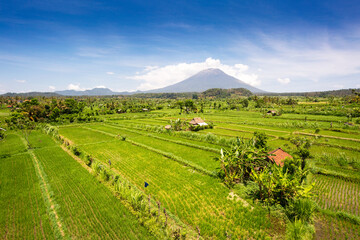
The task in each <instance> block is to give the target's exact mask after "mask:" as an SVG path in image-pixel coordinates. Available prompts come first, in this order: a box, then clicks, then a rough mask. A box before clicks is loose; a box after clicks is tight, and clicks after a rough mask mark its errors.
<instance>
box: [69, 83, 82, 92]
mask: <svg viewBox="0 0 360 240" xmlns="http://www.w3.org/2000/svg"><path fill="white" fill-rule="evenodd" d="M67 88H68V90H75V91H83V90H84V89H82V88H80V84H72V83H70V84H69V85H68V87H67Z"/></svg>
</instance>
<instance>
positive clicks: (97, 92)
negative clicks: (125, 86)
mask: <svg viewBox="0 0 360 240" xmlns="http://www.w3.org/2000/svg"><path fill="white" fill-rule="evenodd" d="M55 93H57V94H60V95H63V96H111V95H122V94H126V93H127V92H126V93H125V92H124V93H118V92H113V91H112V90H110V89H109V88H93V89H90V90H84V91H76V90H62V91H55Z"/></svg>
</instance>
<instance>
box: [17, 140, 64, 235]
mask: <svg viewBox="0 0 360 240" xmlns="http://www.w3.org/2000/svg"><path fill="white" fill-rule="evenodd" d="M20 138H21V140H22V141H23V143H24V145H25V146H27V142H26V140H25V139H24V138H23V137H21V136H20ZM28 153H29V154H30V157H31V159H32V161H33V165H34V168H35V172H36V175H37V176H38V179H39V184H40V188H41V192H42V195H43V198H44V201H45V203H46V206H47V212H48V215H49V218H50V219H51V222H52V225H53V228H54V231H55V237H56V238H57V239H68V237H67V234H66V227H65V225H64V224H63V223H62V220H61V218H60V217H59V214H58V212H57V210H58V209H59V205H58V204H57V203H56V201H55V199H54V197H53V192H52V191H51V186H50V184H49V183H48V180H47V175H46V173H45V171H44V169H43V167H42V165H41V163H40V161H39V160H38V159H37V157H36V155H35V153H34V151H33V150H32V149H28Z"/></svg>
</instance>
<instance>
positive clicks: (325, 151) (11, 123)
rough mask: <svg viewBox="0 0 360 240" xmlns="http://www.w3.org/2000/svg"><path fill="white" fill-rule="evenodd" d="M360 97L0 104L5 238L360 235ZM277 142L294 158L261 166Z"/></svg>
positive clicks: (234, 94) (164, 97) (243, 95)
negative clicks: (196, 122)
mask: <svg viewBox="0 0 360 240" xmlns="http://www.w3.org/2000/svg"><path fill="white" fill-rule="evenodd" d="M359 101H360V99H359V96H358V95H357V94H355V93H350V94H349V95H346V96H337V97H329V96H326V95H323V96H315V95H314V96H310V95H309V96H291V97H289V96H284V97H282V96H256V95H251V94H248V93H247V92H246V91H243V90H241V89H238V90H236V89H235V90H221V89H211V90H208V91H206V92H204V93H197V94H195V93H191V94H148V95H146V94H145V95H144V94H142V95H141V94H140V95H136V96H131V97H130V96H126V97H120V98H115V97H102V98H99V97H76V98H66V97H51V98H46V97H42V98H31V97H0V123H1V128H2V129H4V130H0V133H1V136H0V169H2V171H1V172H0V187H1V191H0V200H1V201H0V204H2V205H1V206H0V207H1V208H0V209H1V210H0V211H1V212H0V216H1V217H0V234H1V236H3V237H4V238H17V239H21V238H27V237H28V236H33V237H32V238H36V239H37V238H50V239H53V238H58V239H61V238H79V239H84V238H86V239H93V238H104V239H151V238H156V239H181V238H183V239H197V238H198V237H200V238H204V239H209V238H212V239H239V238H240V239H241V238H242V239H251V238H252V239H270V238H272V239H286V238H287V239H312V238H315V239H334V238H336V239H357V238H359V237H360V234H359V232H360V219H359V217H360V215H359V214H360V212H359V209H360V206H359V202H360V199H359V195H360V188H359V186H360V173H359V170H360V165H359V163H360V162H359V159H360V146H359V143H360V128H359V127H360V125H359V124H360V110H359ZM195 117H201V118H202V119H203V120H204V121H205V122H206V123H211V124H210V126H209V128H207V129H197V128H195V127H191V126H190V125H189V122H190V120H192V119H193V118H195ZM165 125H171V126H172V127H171V128H170V129H165ZM5 130H6V131H5ZM39 130H41V132H40V131H39ZM191 130H200V131H191ZM277 148H282V150H284V151H285V152H287V153H289V154H290V155H291V156H292V158H288V159H287V160H284V161H283V166H282V167H281V166H278V165H277V164H274V162H272V161H270V160H269V157H270V156H269V152H270V151H272V150H275V149H277ZM145 182H146V183H147V184H148V185H147V186H146V187H145V186H144V184H145ZM24 202H26V203H29V204H26V205H24ZM9 203H13V204H9ZM29 206H30V207H29Z"/></svg>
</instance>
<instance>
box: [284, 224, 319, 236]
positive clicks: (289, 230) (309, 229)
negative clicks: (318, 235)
mask: <svg viewBox="0 0 360 240" xmlns="http://www.w3.org/2000/svg"><path fill="white" fill-rule="evenodd" d="M314 232H315V229H314V227H313V226H312V225H308V224H306V223H303V222H302V221H301V220H295V221H294V222H293V223H289V224H288V225H287V227H286V238H287V239H292V240H308V239H313V234H314Z"/></svg>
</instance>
